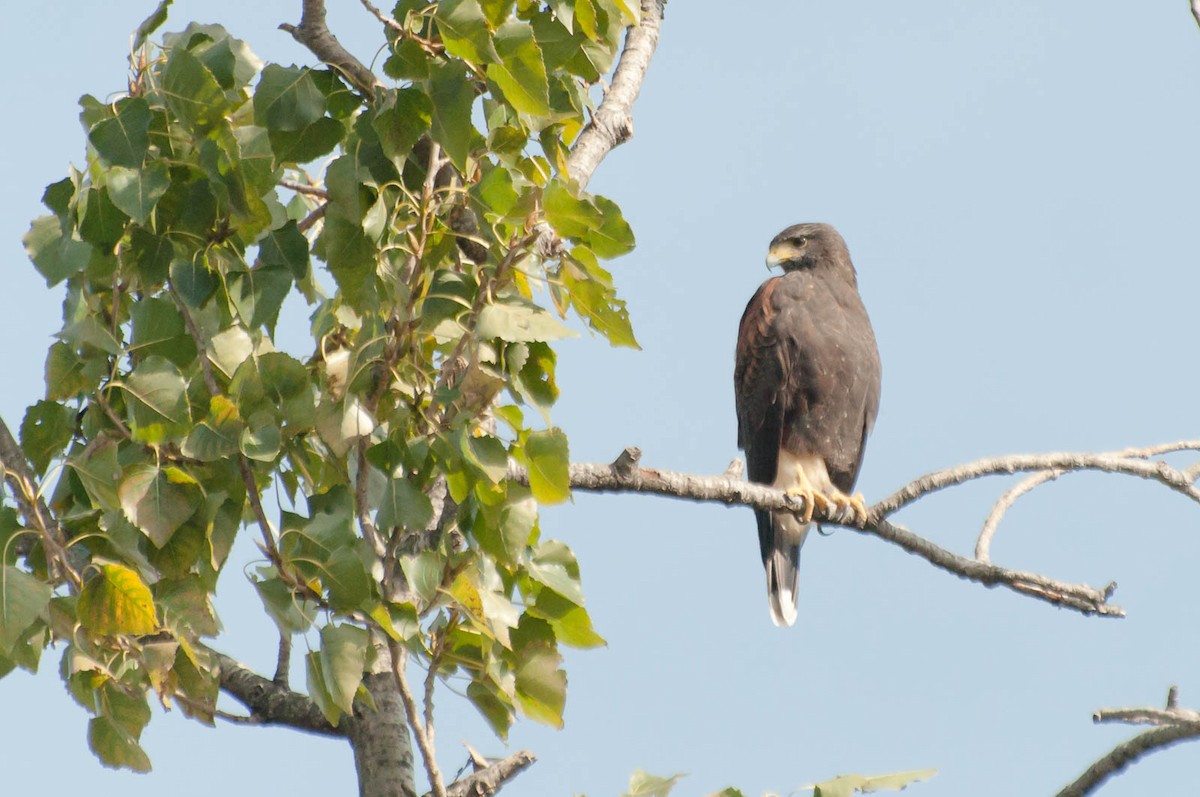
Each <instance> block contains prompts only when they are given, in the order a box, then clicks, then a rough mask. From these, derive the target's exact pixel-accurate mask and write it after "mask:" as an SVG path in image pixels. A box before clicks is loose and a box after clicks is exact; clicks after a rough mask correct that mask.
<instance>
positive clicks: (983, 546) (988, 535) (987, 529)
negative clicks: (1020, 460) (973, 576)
mask: <svg viewBox="0 0 1200 797" xmlns="http://www.w3.org/2000/svg"><path fill="white" fill-rule="evenodd" d="M1064 472H1065V471H1063V470H1061V469H1057V468H1056V469H1055V470H1043V471H1039V472H1038V473H1035V474H1033V475H1032V476H1029V477H1028V478H1025V479H1022V480H1021V481H1019V482H1017V483H1016V485H1014V486H1013V487H1012V488H1011V489H1009V490H1008V491H1007V492H1005V493H1004V495H1002V496H1000V498H999V499H997V501H996V503H995V504H994V505H993V506H992V511H991V512H989V513H988V516H987V520H985V521H983V528H982V529H980V530H979V539H978V540H976V541H975V558H976V559H978V560H979V561H981V562H989V561H991V551H990V549H991V546H992V537H994V536H995V535H996V528H997V527H998V526H999V525H1000V520H1001V518H1003V517H1004V515H1005V513H1006V512H1008V510H1009V509H1011V508H1012V505H1013V504H1015V503H1016V502H1017V499H1018V498H1020V497H1021V496H1023V495H1025V494H1026V493H1028V492H1029V491H1030V490H1033V489H1034V488H1036V487H1038V486H1039V485H1042V484H1045V483H1046V482H1052V481H1054V480H1055V479H1057V478H1058V477H1059V476H1061V475H1062V474H1063V473H1064Z"/></svg>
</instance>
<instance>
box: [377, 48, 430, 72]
mask: <svg viewBox="0 0 1200 797" xmlns="http://www.w3.org/2000/svg"><path fill="white" fill-rule="evenodd" d="M395 48H396V49H395V52H393V53H392V54H391V55H390V56H388V59H387V60H386V61H384V62H383V73H384V74H385V75H387V76H388V77H390V78H391V79H392V80H424V79H425V78H427V77H429V55H428V54H427V53H426V52H425V50H424V49H423V48H422V47H421V45H420V44H418V43H417V42H415V41H413V40H412V39H410V38H404V39H401V40H400V41H399V42H397V43H396V45H395Z"/></svg>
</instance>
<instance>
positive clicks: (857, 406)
mask: <svg viewBox="0 0 1200 797" xmlns="http://www.w3.org/2000/svg"><path fill="white" fill-rule="evenodd" d="M767 262H768V265H769V266H781V267H782V268H783V271H784V273H783V274H782V275H780V276H777V277H772V278H771V279H768V280H767V281H766V282H764V283H763V284H762V286H761V287H759V289H758V291H757V292H756V293H755V294H754V296H753V297H752V298H751V299H750V303H749V304H748V305H747V306H746V311H745V313H744V314H743V315H742V322H741V325H740V327H739V329H738V342H737V364H736V367H735V369H734V377H733V381H734V392H735V403H736V405H737V416H738V446H739V447H740V448H742V449H743V450H745V452H746V469H747V475H748V477H749V479H750V481H753V482H759V483H761V484H771V485H774V486H775V487H778V488H781V489H786V490H788V491H789V492H792V493H795V494H800V495H804V496H805V497H806V499H807V502H806V503H807V506H808V510H807V514H808V515H809V517H806V518H797V517H795V516H793V515H790V514H788V513H786V512H764V511H760V510H755V516H756V519H757V521H758V539H759V548H760V550H761V553H762V559H763V566H764V567H765V568H766V574H767V592H768V596H769V597H770V601H771V618H772V619H773V620H774V621H775V624H776V625H791V624H792V623H793V622H795V619H796V584H797V580H798V568H799V564H800V546H801V544H803V542H804V538H805V536H806V534H807V533H808V526H809V523H808V521H809V520H810V519H811V512H812V508H813V507H814V506H815V505H822V504H832V505H834V506H839V507H852V508H853V509H854V510H855V512H856V513H860V514H861V513H863V512H864V511H865V510H864V509H863V504H862V499H861V498H860V497H853V498H852V497H851V496H849V495H848V493H849V492H850V491H851V490H852V489H853V488H854V482H855V480H856V479H857V478H858V471H859V467H860V466H861V465H862V459H863V447H864V445H865V443H866V438H867V434H868V433H869V432H870V431H871V426H872V424H874V422H875V414H876V412H877V411H878V409H879V387H880V364H879V351H878V349H877V348H876V345H875V333H874V332H873V331H872V329H871V321H870V319H869V318H868V317H867V311H866V308H865V307H863V303H862V299H861V298H860V297H859V295H858V280H857V277H856V275H855V272H854V265H853V264H852V263H851V262H850V253H849V251H848V250H847V249H846V242H845V241H844V240H842V236H841V235H839V234H838V231H837V230H835V229H834V228H833V227H831V226H830V225H828V224H797V225H794V226H792V227H788V228H787V229H786V230H784V231H783V232H781V233H779V235H777V236H775V238H774V240H772V241H771V248H770V250H769V254H768V257H767Z"/></svg>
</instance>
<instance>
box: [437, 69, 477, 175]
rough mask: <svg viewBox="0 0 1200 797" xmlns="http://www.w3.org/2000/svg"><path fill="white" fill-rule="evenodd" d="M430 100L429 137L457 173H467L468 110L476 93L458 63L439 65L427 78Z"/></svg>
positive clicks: (469, 144) (469, 146)
mask: <svg viewBox="0 0 1200 797" xmlns="http://www.w3.org/2000/svg"><path fill="white" fill-rule="evenodd" d="M429 98H430V99H431V100H433V115H432V118H431V119H430V123H431V127H430V135H432V136H433V140H434V141H436V142H437V143H439V144H441V145H442V149H444V150H445V151H446V154H447V155H449V156H450V160H451V161H452V162H453V163H454V165H455V166H456V167H457V168H458V170H459V171H460V172H465V171H466V169H467V157H468V156H469V155H470V153H471V139H472V136H473V135H474V133H475V128H474V126H473V125H472V124H471V106H472V105H473V104H474V102H475V92H474V90H473V89H472V88H471V83H470V81H469V80H468V79H467V70H466V67H465V66H463V65H462V63H461V62H459V61H451V62H450V63H448V64H443V65H439V66H438V67H437V68H435V69H434V70H433V71H432V73H431V75H430V78H429Z"/></svg>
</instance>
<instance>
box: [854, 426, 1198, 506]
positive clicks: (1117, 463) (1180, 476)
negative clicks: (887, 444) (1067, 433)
mask: <svg viewBox="0 0 1200 797" xmlns="http://www.w3.org/2000/svg"><path fill="white" fill-rule="evenodd" d="M1173 451H1200V440H1186V441H1180V442H1177V443H1167V444H1164V445H1161V446H1154V447H1152V448H1145V449H1127V450H1124V451H1114V452H1109V453H1091V452H1076V453H1055V454H1016V455H1011V456H1003V457H990V458H987V459H980V460H976V461H974V462H968V463H966V464H965V465H958V466H956V467H953V468H947V469H945V470H939V471H935V472H934V473H930V474H927V475H925V476H922V477H921V478H919V479H915V480H913V481H911V482H909V483H908V484H906V485H905V486H904V487H901V488H900V489H899V490H897V491H896V492H895V493H893V494H892V495H890V496H888V497H887V498H885V499H883V500H882V501H880V502H879V503H877V504H875V506H874V507H873V509H874V510H875V511H877V512H879V513H881V514H883V515H890V514H892V513H893V512H895V511H897V510H899V509H901V508H903V507H905V506H907V505H908V504H911V503H912V502H913V501H915V500H917V499H918V498H921V497H922V496H925V495H928V494H929V493H932V492H936V491H938V490H942V489H945V488H946V487H952V486H954V485H956V484H962V483H963V482H967V481H971V480H972V479H978V478H979V477H981V476H991V475H997V474H1013V473H1022V472H1028V471H1042V470H1061V471H1064V472H1065V471H1082V470H1094V471H1100V472H1102V473H1123V474H1125V475H1128V476H1137V477H1139V478H1143V479H1151V480H1154V481H1157V482H1160V483H1161V484H1163V485H1165V486H1167V487H1170V488H1171V489H1172V490H1175V491H1176V492H1178V493H1181V494H1183V495H1186V496H1187V497H1188V498H1190V499H1192V500H1193V501H1196V502H1197V503H1200V490H1198V489H1197V488H1196V487H1195V486H1194V485H1193V484H1192V480H1190V479H1189V478H1188V477H1187V475H1186V472H1185V471H1182V470H1180V469H1178V468H1173V467H1171V466H1170V465H1168V464H1167V463H1165V462H1149V461H1147V459H1148V457H1151V456H1156V455H1158V454H1163V453H1168V452H1173Z"/></svg>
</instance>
